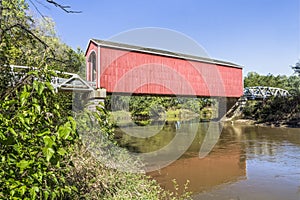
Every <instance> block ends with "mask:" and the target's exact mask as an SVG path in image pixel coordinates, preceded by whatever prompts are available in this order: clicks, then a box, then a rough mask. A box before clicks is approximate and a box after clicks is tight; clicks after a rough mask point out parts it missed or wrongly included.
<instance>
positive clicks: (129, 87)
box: [86, 43, 243, 97]
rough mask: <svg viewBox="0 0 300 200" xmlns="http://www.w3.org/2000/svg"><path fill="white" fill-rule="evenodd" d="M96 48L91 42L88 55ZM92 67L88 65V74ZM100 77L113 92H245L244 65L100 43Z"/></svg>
mask: <svg viewBox="0 0 300 200" xmlns="http://www.w3.org/2000/svg"><path fill="white" fill-rule="evenodd" d="M90 44H93V43H90ZM95 48H96V49H97V46H96V45H90V46H89V48H88V50H87V55H86V56H87V59H88V55H89V52H90V51H92V50H95ZM95 51H96V52H97V50H95ZM97 55H98V54H97ZM87 63H88V62H87ZM88 71H89V67H88V66H87V78H88V77H89V76H90V75H89V74H88ZM97 79H98V81H99V83H98V82H97V87H102V88H106V90H107V92H109V93H113V92H122V93H136V94H161V95H194V96H226V97H240V96H241V95H242V93H243V81H242V69H241V68H236V67H231V66H222V65H219V64H211V63H204V62H200V61H190V60H185V59H181V58H174V57H168V56H162V55H156V54H150V53H142V52H137V51H127V50H123V49H116V48H109V47H104V46H101V47H100V80H99V77H97ZM87 80H89V79H87Z"/></svg>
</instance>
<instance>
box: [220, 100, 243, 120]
mask: <svg viewBox="0 0 300 200" xmlns="http://www.w3.org/2000/svg"><path fill="white" fill-rule="evenodd" d="M216 99H217V102H218V103H217V110H218V112H217V113H218V116H217V117H216V120H221V119H222V118H223V117H224V116H225V115H226V113H227V112H228V111H229V110H230V109H231V108H232V107H233V106H234V105H235V103H236V102H237V101H238V99H239V98H236V97H217V98H216Z"/></svg>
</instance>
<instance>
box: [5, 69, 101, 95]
mask: <svg viewBox="0 0 300 200" xmlns="http://www.w3.org/2000/svg"><path fill="white" fill-rule="evenodd" d="M10 68H11V74H12V75H13V76H14V77H15V78H16V79H17V80H21V79H22V78H23V77H24V75H25V72H26V71H29V70H35V69H37V68H33V67H28V66H17V65H10ZM54 72H55V73H56V74H57V76H53V77H51V84H52V85H53V87H54V89H55V90H56V91H58V90H64V91H79V92H80V91H82V92H88V91H93V90H95V89H96V82H89V81H85V80H83V79H82V78H81V77H80V76H79V75H78V74H74V73H69V72H61V71H55V70H54Z"/></svg>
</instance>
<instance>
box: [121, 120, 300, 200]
mask: <svg viewBox="0 0 300 200" xmlns="http://www.w3.org/2000/svg"><path fill="white" fill-rule="evenodd" d="M157 123H160V122H157ZM210 124H211V123H198V122H196V121H186V122H180V123H177V122H167V123H166V124H165V125H164V126H163V127H162V129H161V130H160V131H159V132H158V133H157V134H156V135H155V136H152V137H149V138H138V137H132V136H128V135H126V134H122V133H121V131H120V130H118V131H119V132H118V135H119V137H120V140H119V143H120V145H121V146H125V147H127V148H128V149H129V150H131V151H134V152H151V151H155V150H157V149H160V148H162V147H164V146H166V145H167V144H168V143H170V142H171V141H172V139H173V138H174V137H175V134H178V133H179V132H181V133H182V132H183V133H185V134H188V133H189V131H191V130H194V129H195V128H197V132H196V135H195V138H194V139H193V141H192V143H191V145H190V146H189V148H188V149H187V150H186V151H185V152H184V154H183V155H182V156H181V157H180V158H179V159H177V160H176V161H174V162H172V163H171V164H170V165H168V166H166V167H164V168H162V169H160V170H157V171H153V172H149V173H148V175H150V176H151V177H152V178H154V179H156V180H157V181H158V182H159V183H160V185H161V186H162V187H163V188H165V189H168V190H170V191H174V184H173V182H172V180H173V179H176V181H177V183H178V184H179V185H180V186H181V187H180V188H179V192H180V191H182V190H183V185H184V184H185V183H186V181H187V180H189V182H190V183H189V186H188V191H191V192H192V193H193V194H194V196H193V197H194V199H299V197H300V196H299V195H300V194H299V188H300V163H299V159H298V158H299V154H300V131H299V129H288V128H269V127H256V126H231V125H226V126H224V127H222V133H221V134H220V135H219V136H218V135H217V137H218V138H217V139H218V141H217V143H216V144H215V145H213V148H211V151H210V152H209V153H208V154H207V155H206V156H204V157H203V158H199V151H200V149H201V145H202V144H203V142H204V141H205V139H206V136H207V131H208V130H209V126H210ZM160 125H161V124H160ZM151 126H156V125H155V124H151ZM151 126H149V127H148V128H150V129H151V128H153V127H151ZM182 139H184V137H182ZM170 148H173V149H171V151H178V149H180V148H181V147H180V146H172V147H170Z"/></svg>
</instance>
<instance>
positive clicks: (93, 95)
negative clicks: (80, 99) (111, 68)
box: [87, 88, 106, 111]
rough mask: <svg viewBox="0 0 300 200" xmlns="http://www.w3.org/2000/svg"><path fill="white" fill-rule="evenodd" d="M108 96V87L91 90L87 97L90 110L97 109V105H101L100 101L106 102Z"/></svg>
mask: <svg viewBox="0 0 300 200" xmlns="http://www.w3.org/2000/svg"><path fill="white" fill-rule="evenodd" d="M105 98H106V89H104V88H101V89H97V90H94V91H91V92H89V94H88V97H87V109H88V110H90V111H97V109H96V106H100V103H103V104H104V100H105Z"/></svg>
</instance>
